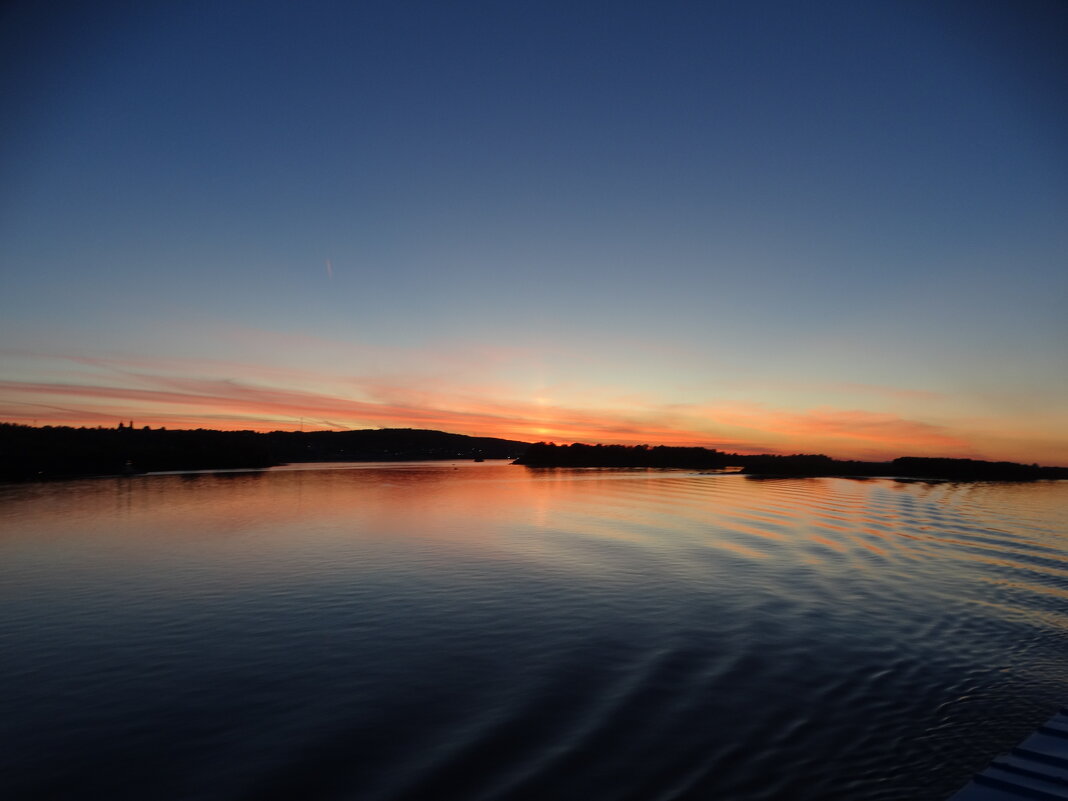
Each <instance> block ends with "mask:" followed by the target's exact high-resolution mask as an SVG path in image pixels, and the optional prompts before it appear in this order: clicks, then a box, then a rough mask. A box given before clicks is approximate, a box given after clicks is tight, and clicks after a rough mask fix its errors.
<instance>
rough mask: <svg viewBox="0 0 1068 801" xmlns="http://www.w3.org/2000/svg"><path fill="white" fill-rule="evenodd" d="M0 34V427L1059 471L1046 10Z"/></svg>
mask: <svg viewBox="0 0 1068 801" xmlns="http://www.w3.org/2000/svg"><path fill="white" fill-rule="evenodd" d="M92 6H93V7H92V8H87V7H83V6H80V5H78V4H71V5H70V6H69V7H68V8H66V9H65V10H64V11H63V12H62V13H57V14H50V13H48V12H47V11H45V10H42V9H41V8H39V7H38V6H36V5H35V4H33V3H15V4H13V5H12V6H11V8H10V9H9V10H8V11H6V12H5V14H6V15H7V16H6V21H7V23H8V24H7V25H6V26H3V28H4V31H5V32H4V33H2V34H0V36H2V37H3V41H4V52H5V53H6V55H5V67H4V69H3V71H2V72H0V79H2V82H3V88H4V89H5V90H6V96H8V97H10V98H12V99H11V101H10V104H9V105H10V114H9V115H7V116H8V120H7V121H6V122H5V123H4V131H5V139H4V141H5V144H4V146H3V148H2V150H0V153H2V160H3V161H2V163H3V168H4V174H5V176H6V180H5V188H4V190H3V192H2V193H0V212H2V213H0V268H2V271H3V272H2V279H3V285H2V293H0V421H3V422H14V423H21V424H29V425H73V426H105V427H113V426H115V425H117V423H118V422H119V421H120V420H122V421H129V420H133V421H134V423H135V425H136V426H138V427H140V426H146V425H147V426H151V427H160V426H165V427H167V428H217V429H250V430H256V431H270V430H298V429H303V430H305V431H311V430H340V429H347V428H348V429H360V428H390V427H411V428H428V429H439V430H444V431H449V432H453V433H460V434H470V435H476V436H494V437H503V438H507V439H518V440H524V441H539V440H545V441H555V442H561V443H563V442H598V443H606V444H608V443H619V444H649V445H658V444H665V445H699V446H703V447H711V448H717V449H720V450H724V451H730V452H740V453H764V452H770V453H826V454H828V455H831V456H835V457H838V458H861V459H885V458H893V457H897V456H954V457H969V458H979V459H992V460H1011V461H1023V462H1027V463H1030V462H1038V463H1041V464H1059V465H1068V402H1066V398H1068V312H1066V309H1068V227H1066V226H1065V225H1064V220H1065V219H1068V110H1066V109H1068V104H1065V103H1064V99H1065V97H1066V96H1068V94H1066V92H1068V77H1066V76H1068V63H1066V61H1068V56H1066V55H1065V50H1064V48H1063V38H1062V37H1063V35H1064V34H1065V33H1068V11H1066V10H1065V8H1064V7H1063V6H1058V5H1056V4H1050V3H1044V2H1038V1H1037V0H1036V2H1025V3H1004V4H999V3H994V4H988V6H986V7H983V8H981V9H979V8H976V7H975V6H974V5H973V4H969V3H966V2H949V3H944V4H936V5H935V6H932V7H930V8H926V7H912V6H902V5H901V4H896V3H873V4H865V5H864V6H863V8H861V7H858V6H857V5H856V4H853V3H846V2H839V3H831V2H828V3H816V4H812V5H807V4H806V5H805V6H804V7H799V6H798V5H797V4H790V3H778V4H775V3H773V4H771V5H770V6H761V7H760V8H759V9H758V8H755V7H754V8H749V7H746V6H745V5H744V4H742V5H723V4H716V3H712V4H707V6H705V5H697V6H694V5H691V4H679V3H667V4H649V3H616V4H583V3H579V4H578V5H577V6H574V5H571V4H553V3H549V4H544V5H542V4H537V5H536V6H534V7H530V8H525V7H524V8H518V7H511V6H508V5H507V4H504V5H501V6H487V7H481V6H480V7H474V6H466V5H461V6H453V5H452V4H444V5H438V4H430V3H409V2H399V3H395V4H394V3H390V4H359V3H357V4H352V5H340V6H339V5H337V4H331V3H320V2H318V1H317V0H316V1H314V2H311V3H308V4H300V5H299V6H297V5H292V4H286V3H274V2H267V3H247V2H235V3H232V4H223V6H222V7H219V8H210V9H209V8H200V7H197V8H186V7H183V6H182V5H181V4H178V5H172V6H162V7H159V8H143V9H138V10H137V11H136V12H135V11H133V10H131V9H130V8H129V7H128V6H126V5H123V4H118V3H110V2H104V3H101V4H92Z"/></svg>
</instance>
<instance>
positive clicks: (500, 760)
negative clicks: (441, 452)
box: [0, 463, 1068, 801]
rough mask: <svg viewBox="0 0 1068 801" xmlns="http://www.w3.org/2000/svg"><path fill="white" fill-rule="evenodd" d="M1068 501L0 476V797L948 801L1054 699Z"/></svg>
mask: <svg viewBox="0 0 1068 801" xmlns="http://www.w3.org/2000/svg"><path fill="white" fill-rule="evenodd" d="M1066 511H1068V483H1065V482H1061V483H1053V482H1040V483H1033V484H1017V485H1013V484H953V483H936V484H932V483H913V482H897V481H891V480H868V481H857V480H846V479H823V478H820V479H778V480H756V479H749V478H745V477H743V476H737V475H699V474H695V473H687V472H681V471H679V472H674V471H669V472H656V471H648V472H647V471H609V470H530V469H526V468H521V467H514V466H509V465H503V464H494V463H486V464H464V465H452V464H441V463H436V464H426V463H423V464H406V465H374V466H368V465H361V466H354V465H331V466H302V467H300V468H299V469H275V470H269V471H264V472H233V473H212V474H192V475H166V476H164V475H160V476H147V477H137V478H116V479H95V480H87V481H71V482H62V483H52V484H42V485H34V486H4V487H0V599H2V607H0V608H2V610H3V615H2V617H0V644H2V648H3V650H2V656H0V710H2V714H0V797H3V798H11V799H35V800H37V799H41V800H44V799H85V798H101V799H110V800H111V801H116V800H117V799H137V801H147V800H150V799H183V800H185V799H188V800H190V801H224V800H226V801H229V800H230V799H301V800H302V801H304V800H314V799H356V800H358V801H378V800H379V799H381V800H382V801H386V800H387V799H388V800H389V801H400V800H403V801H424V800H431V799H432V800H433V801H447V800H448V799H464V801H489V800H490V799H539V801H542V800H549V799H553V800H557V799H565V800H566V799H596V800H597V801H602V800H603V801H616V800H617V799H619V800H626V801H654V800H660V799H663V800H664V801H666V800H667V799H709V800H713V799H714V800H715V801H743V799H744V801H760V800H761V799H800V800H801V801H804V800H805V799H813V800H815V799H821V800H824V799H851V800H852V801H864V800H866V799H873V800H875V799H885V800H886V801H902V800H904V799H917V800H920V801H922V800H923V799H932V800H933V799H944V798H945V797H946V796H947V795H949V794H950V793H952V792H953V790H955V789H956V788H957V787H958V786H959V785H961V784H962V783H963V782H965V781H966V780H967V779H968V777H969V776H970V774H971V773H972V772H974V771H976V770H979V769H980V768H981V767H982V766H983V765H984V764H985V763H986V761H987V760H989V758H990V757H991V756H993V754H994V753H996V752H998V751H999V750H1003V749H1005V748H1007V747H1009V746H1011V745H1013V744H1014V743H1015V742H1016V741H1017V740H1019V739H1021V738H1022V737H1023V736H1024V735H1025V734H1026V733H1027V732H1028V731H1029V730H1030V729H1031V728H1033V727H1034V726H1035V725H1037V724H1038V723H1040V722H1041V721H1042V720H1044V719H1045V718H1046V717H1048V716H1049V715H1050V714H1052V712H1053V711H1054V710H1055V709H1056V707H1057V706H1058V705H1059V704H1061V703H1063V702H1064V701H1066V700H1068V661H1066V656H1068V604H1066V601H1068V558H1066V555H1065V547H1066V545H1068V531H1066V526H1065V523H1064V521H1065V519H1066V517H1068V515H1066V514H1065V513H1066Z"/></svg>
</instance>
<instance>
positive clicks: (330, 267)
mask: <svg viewBox="0 0 1068 801" xmlns="http://www.w3.org/2000/svg"><path fill="white" fill-rule="evenodd" d="M326 277H327V278H329V279H330V280H331V281H333V280H334V265H333V264H331V263H330V259H327V260H326Z"/></svg>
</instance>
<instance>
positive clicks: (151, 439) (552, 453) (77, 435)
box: [0, 422, 1068, 482]
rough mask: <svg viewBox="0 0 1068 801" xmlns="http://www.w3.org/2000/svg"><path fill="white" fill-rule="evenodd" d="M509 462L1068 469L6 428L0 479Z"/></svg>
mask: <svg viewBox="0 0 1068 801" xmlns="http://www.w3.org/2000/svg"><path fill="white" fill-rule="evenodd" d="M485 459H509V460H513V463H514V464H517V465H525V466H527V467H531V468H557V467H617V468H618V467H627V468H682V469H687V470H702V471H703V470H717V471H721V470H726V469H730V468H733V469H736V470H737V471H739V472H742V473H745V474H747V475H751V476H767V477H774V476H854V477H863V476H890V477H895V478H916V479H952V480H956V481H1034V480H1039V479H1068V467H1041V466H1039V465H1037V464H1030V465H1027V464H1018V463H1016V462H988V461H981V460H977V459H954V458H942V457H936V458H932V457H917V456H905V457H900V458H897V459H893V460H891V461H887V462H864V461H854V460H841V459H832V458H831V457H830V456H825V455H822V454H793V455H788V456H781V455H771V454H738V453H726V452H723V451H719V450H716V449H714V448H701V447H676V446H666V445H658V446H655V447H651V446H649V445H588V444H583V443H573V444H570V445H556V444H553V443H546V442H535V443H529V442H521V441H519V440H509V439H500V438H497V437H471V436H467V435H464V434H451V433H447V432H444V431H434V430H428V429H416V428H381V429H363V430H356V431H309V432H301V431H271V432H265V433H261V432H256V431H216V430H212V429H204V428H198V429H192V430H190V429H166V428H151V427H149V426H143V427H140V428H137V427H135V426H134V424H133V422H129V423H127V422H123V423H119V425H118V426H117V427H115V428H104V427H96V428H86V427H82V428H73V427H69V426H41V427H36V426H27V425H21V424H16V423H0V481H7V482H15V481H42V480H49V479H63V478H75V477H85V476H108V475H111V476H114V475H137V474H143V473H150V472H163V471H184V470H213V469H239V468H263V467H273V466H276V465H280V464H287V463H294V462H331V461H338V462H340V461H345V462H385V461H417V460H418V461H425V460H475V461H481V460H485Z"/></svg>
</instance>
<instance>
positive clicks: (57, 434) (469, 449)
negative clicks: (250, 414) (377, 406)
mask: <svg viewBox="0 0 1068 801" xmlns="http://www.w3.org/2000/svg"><path fill="white" fill-rule="evenodd" d="M528 444H529V443H526V442H517V441H513V440H506V439H497V438H494V437H468V436H464V435H463V434H448V433H446V432H444V431H429V430H422V429H412V428H385V429H367V430H362V431H309V432H299V431H272V432H269V433H259V432H255V431H214V430H210V429H194V430H168V429H165V428H149V427H148V426H145V427H143V428H135V427H134V426H133V424H132V423H131V424H128V425H127V424H124V423H120V424H119V427H117V428H71V427H67V426H44V427H40V428H37V427H34V426H25V425H17V424H13V423H0V481H34V480H43V479H51V478H69V477H76V476H92V475H132V474H137V473H147V472H154V471H161V470H209V469H226V468H254V467H271V466H274V465H279V464H285V463H288V462H329V461H357V462H358V461H407V460H427V459H515V458H516V457H517V456H519V455H521V454H522V453H523V451H524V450H525V449H526V448H527V446H528Z"/></svg>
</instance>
